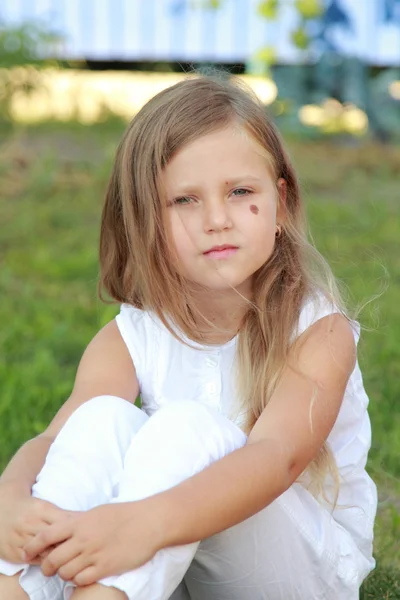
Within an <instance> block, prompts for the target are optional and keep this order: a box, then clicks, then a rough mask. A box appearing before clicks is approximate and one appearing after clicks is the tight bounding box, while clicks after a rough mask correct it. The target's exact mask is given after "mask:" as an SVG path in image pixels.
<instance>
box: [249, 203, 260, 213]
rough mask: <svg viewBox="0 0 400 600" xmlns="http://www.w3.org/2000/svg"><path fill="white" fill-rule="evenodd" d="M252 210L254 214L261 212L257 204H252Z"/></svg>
mask: <svg viewBox="0 0 400 600" xmlns="http://www.w3.org/2000/svg"><path fill="white" fill-rule="evenodd" d="M249 208H250V212H252V213H253V215H258V213H259V208H258V206H257V205H256V204H250V207H249Z"/></svg>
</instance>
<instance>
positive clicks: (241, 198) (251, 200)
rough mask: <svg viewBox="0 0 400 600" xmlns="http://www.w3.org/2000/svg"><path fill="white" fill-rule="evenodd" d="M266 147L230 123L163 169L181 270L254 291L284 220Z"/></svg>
mask: <svg viewBox="0 0 400 600" xmlns="http://www.w3.org/2000/svg"><path fill="white" fill-rule="evenodd" d="M262 152H263V149H262V148H261V147H260V145H259V144H257V142H256V141H255V140H254V139H253V138H252V137H251V136H250V135H247V134H245V133H244V132H243V130H240V129H238V127H234V126H233V125H232V126H230V127H227V128H226V129H222V130H219V131H215V132H213V133H210V134H207V135H205V136H203V137H201V138H199V139H197V140H195V141H194V142H192V143H190V144H188V145H187V146H184V147H183V148H182V149H181V150H180V151H179V152H177V154H176V155H175V156H174V157H173V158H172V160H171V161H170V162H169V164H168V165H167V166H166V168H165V169H164V172H163V175H162V184H163V186H164V189H165V194H166V203H167V219H168V225H169V227H170V232H171V236H172V240H173V243H174V246H175V252H176V257H177V262H178V269H179V272H180V273H181V274H182V275H183V276H184V277H186V279H188V280H189V281H191V282H193V283H195V284H199V285H201V286H207V287H208V288H210V289H212V290H225V289H231V288H232V287H233V288H236V289H238V290H239V291H240V292H241V293H242V294H244V295H246V296H247V297H249V296H250V295H251V288H252V285H251V284H252V277H253V275H254V273H255V272H256V271H257V270H258V269H259V268H260V267H261V266H262V265H263V264H264V263H265V262H266V261H267V260H268V258H269V257H270V255H271V253H272V250H273V248H274V244H275V232H276V225H277V222H278V223H281V222H282V217H283V209H282V208H281V207H283V206H284V195H285V182H284V181H283V180H280V181H279V182H278V189H279V190H280V192H279V194H280V196H281V200H282V201H281V202H279V201H278V192H277V186H276V184H275V181H274V179H273V177H272V174H271V173H272V169H271V167H270V165H269V164H268V161H267V159H266V157H265V152H264V156H263V154H262Z"/></svg>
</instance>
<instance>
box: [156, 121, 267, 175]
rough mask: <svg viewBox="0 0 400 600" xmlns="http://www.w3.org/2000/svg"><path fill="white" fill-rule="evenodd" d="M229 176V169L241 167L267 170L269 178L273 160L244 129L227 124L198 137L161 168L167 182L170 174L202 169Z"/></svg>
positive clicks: (262, 146) (263, 147)
mask: <svg viewBox="0 0 400 600" xmlns="http://www.w3.org/2000/svg"><path fill="white" fill-rule="evenodd" d="M217 166H218V168H220V169H221V174H223V173H222V172H223V171H224V170H226V171H227V174H229V168H230V167H231V166H232V168H233V169H234V170H236V169H238V168H239V167H242V166H243V168H244V169H245V170H246V167H247V168H249V167H250V168H253V169H256V170H257V169H258V170H261V171H264V169H265V168H267V170H268V174H269V175H273V174H274V172H275V168H274V160H273V157H272V156H271V154H270V152H269V151H268V149H267V148H266V147H265V146H264V145H263V144H262V143H261V142H260V141H259V140H257V139H256V138H255V136H254V135H252V134H251V133H250V132H248V131H247V130H246V129H245V128H244V127H240V126H238V125H236V124H235V125H229V126H226V127H224V128H221V129H218V130H215V131H212V132H210V133H207V134H204V135H202V136H199V137H198V138H196V139H195V140H192V141H190V142H189V143H187V144H184V145H183V146H182V147H181V148H179V149H178V150H177V151H176V152H175V154H174V155H173V156H172V158H171V159H170V161H169V162H168V163H167V165H166V166H165V168H164V170H163V171H164V172H163V175H164V176H166V177H167V179H169V178H170V177H173V176H174V174H175V175H176V174H178V173H180V172H183V173H184V174H186V175H188V176H189V175H190V174H191V173H196V172H197V171H199V170H200V171H201V169H202V168H204V167H206V168H208V169H209V170H211V171H214V170H215V168H216V167H217Z"/></svg>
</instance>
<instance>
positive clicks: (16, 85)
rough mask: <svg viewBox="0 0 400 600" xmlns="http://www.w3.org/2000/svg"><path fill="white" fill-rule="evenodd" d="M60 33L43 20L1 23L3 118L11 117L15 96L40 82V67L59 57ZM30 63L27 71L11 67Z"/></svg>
mask: <svg viewBox="0 0 400 600" xmlns="http://www.w3.org/2000/svg"><path fill="white" fill-rule="evenodd" d="M60 41H61V38H60V36H58V35H56V34H54V33H52V32H51V31H50V30H49V29H48V27H47V26H46V25H44V24H43V23H41V22H26V23H23V24H22V25H19V26H14V27H10V26H7V27H5V26H4V25H1V23H0V64H1V66H2V68H1V69H0V121H1V120H3V121H7V122H10V121H11V113H10V105H11V100H12V98H13V97H14V95H15V94H17V93H18V92H25V93H26V92H28V93H29V92H31V91H33V90H35V89H37V88H38V86H40V78H39V70H40V69H41V68H44V67H48V66H50V65H56V64H57V61H56V60H54V59H51V58H49V56H50V55H51V53H54V51H55V49H56V46H57V44H58V43H59V42H60ZM16 67H26V68H25V70H24V73H23V74H22V73H21V74H20V75H18V74H15V73H14V74H13V73H12V72H11V69H15V68H16Z"/></svg>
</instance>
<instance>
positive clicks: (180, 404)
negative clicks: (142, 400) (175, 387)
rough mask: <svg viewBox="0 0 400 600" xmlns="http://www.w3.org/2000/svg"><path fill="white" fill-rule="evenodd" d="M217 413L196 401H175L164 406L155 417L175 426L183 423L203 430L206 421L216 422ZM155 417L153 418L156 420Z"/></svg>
mask: <svg viewBox="0 0 400 600" xmlns="http://www.w3.org/2000/svg"><path fill="white" fill-rule="evenodd" d="M217 416H218V413H217V411H215V410H214V409H211V408H209V407H208V406H205V405H204V404H202V403H201V402H196V401H195V400H175V401H172V402H168V403H167V404H165V405H164V406H162V407H161V408H160V409H159V410H158V412H157V413H156V414H155V415H154V417H158V419H163V420H164V421H166V422H171V423H174V424H180V423H183V424H185V425H193V426H195V427H200V428H202V427H203V426H204V425H203V424H204V421H208V422H211V421H215V420H216V418H217ZM154 417H153V418H154Z"/></svg>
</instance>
